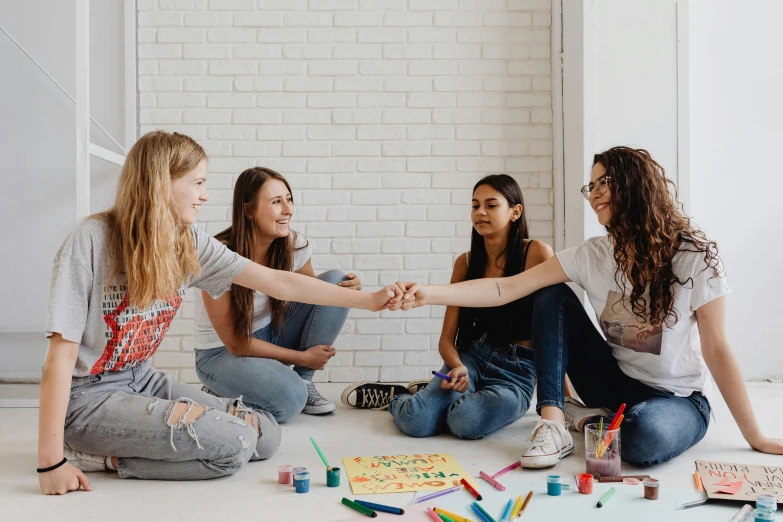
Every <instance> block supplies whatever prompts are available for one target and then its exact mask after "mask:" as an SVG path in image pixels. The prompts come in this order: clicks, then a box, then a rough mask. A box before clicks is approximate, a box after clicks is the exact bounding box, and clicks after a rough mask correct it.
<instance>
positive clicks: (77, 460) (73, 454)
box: [63, 448, 108, 473]
mask: <svg viewBox="0 0 783 522" xmlns="http://www.w3.org/2000/svg"><path fill="white" fill-rule="evenodd" d="M63 457H65V458H66V459H68V462H69V463H70V464H71V465H72V466H76V467H77V468H79V469H80V470H82V471H84V472H85V473H86V472H90V471H106V470H107V469H108V468H107V467H106V457H104V456H101V455H91V454H89V453H82V452H81V451H73V450H72V449H68V448H63Z"/></svg>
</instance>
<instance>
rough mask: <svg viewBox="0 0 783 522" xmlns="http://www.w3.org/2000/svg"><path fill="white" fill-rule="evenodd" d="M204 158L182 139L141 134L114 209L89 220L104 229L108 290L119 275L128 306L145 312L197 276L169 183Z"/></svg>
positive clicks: (189, 141) (189, 140) (185, 228)
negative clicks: (100, 222)
mask: <svg viewBox="0 0 783 522" xmlns="http://www.w3.org/2000/svg"><path fill="white" fill-rule="evenodd" d="M206 158H207V155H206V153H205V152H204V149H202V148H201V146H200V145H199V144H198V143H196V142H195V141H194V140H193V139H192V138H190V137H188V136H185V135H183V134H178V133H176V132H174V133H170V132H164V131H153V132H149V133H147V134H145V135H144V136H142V137H141V138H140V139H139V141H137V142H136V144H135V145H133V148H131V150H130V152H129V153H128V157H127V158H126V160H125V165H123V167H122V173H121V174H120V180H119V185H118V187H117V197H116V198H115V201H114V206H113V207H112V208H110V209H109V210H107V211H105V212H101V213H99V214H95V215H94V216H92V217H94V218H98V219H102V220H103V221H104V222H105V223H106V225H107V226H108V228H109V234H108V247H109V274H110V275H109V279H108V280H107V285H108V284H111V282H112V281H115V280H116V278H117V277H118V276H120V274H123V273H124V274H125V276H126V278H127V287H128V294H127V299H128V302H129V304H130V305H132V306H136V307H138V308H140V309H144V308H147V307H148V306H150V305H151V304H152V303H154V302H155V301H157V300H159V299H163V298H166V297H170V296H172V295H174V294H176V293H177V291H178V290H179V288H180V287H181V286H182V285H183V284H184V283H185V282H186V281H187V280H188V279H189V278H190V277H192V276H194V275H198V274H199V273H200V271H201V268H200V266H199V264H198V256H197V253H196V249H195V247H194V243H193V234H192V232H191V231H190V228H189V227H188V226H187V225H185V224H183V223H182V221H181V220H180V217H179V215H178V213H177V210H176V206H175V204H174V196H173V191H172V187H171V182H172V181H173V180H175V179H177V178H180V177H182V176H184V175H185V174H186V173H188V172H190V171H191V170H193V169H195V168H196V166H197V165H198V164H199V162H200V161H201V160H204V159H206Z"/></svg>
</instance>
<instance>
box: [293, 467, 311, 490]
mask: <svg viewBox="0 0 783 522" xmlns="http://www.w3.org/2000/svg"><path fill="white" fill-rule="evenodd" d="M306 471H307V468H305V467H303V466H297V467H295V468H294V469H292V470H291V473H292V474H293V476H294V477H296V474H297V473H304V472H306ZM294 480H296V479H294ZM291 484H293V485H294V486H296V483H294V481H291Z"/></svg>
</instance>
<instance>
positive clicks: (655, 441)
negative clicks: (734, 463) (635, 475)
mask: <svg viewBox="0 0 783 522" xmlns="http://www.w3.org/2000/svg"><path fill="white" fill-rule="evenodd" d="M533 347H534V349H535V352H536V367H537V369H538V394H537V397H538V401H537V405H536V409H537V410H538V411H539V412H540V411H541V408H542V407H543V406H556V407H558V408H560V409H563V377H564V375H565V373H566V371H567V372H568V377H569V379H571V383H572V384H573V385H574V388H575V389H576V392H577V393H578V394H579V397H580V398H581V399H582V401H583V402H584V403H585V404H586V405H587V406H589V407H593V408H607V409H609V410H611V411H613V412H614V411H616V410H617V408H618V407H619V406H620V404H622V403H625V404H626V410H625V414H624V415H625V419H624V420H623V423H622V426H621V428H622V450H621V451H622V458H623V460H625V461H628V462H632V463H635V464H640V465H643V466H648V465H652V464H659V463H661V462H666V461H667V460H669V459H672V458H674V457H676V456H677V455H679V454H681V453H683V452H684V451H685V450H687V449H688V448H690V447H691V446H693V445H695V444H696V443H697V442H699V441H700V440H701V439H702V438H703V437H704V435H705V434H706V433H707V427H708V426H709V423H710V404H709V402H708V401H707V398H706V397H704V395H702V394H701V393H699V392H693V393H692V394H691V395H690V396H688V397H678V396H676V395H674V394H673V393H671V392H668V391H665V390H660V389H657V388H653V387H651V386H648V385H646V384H644V383H642V382H639V381H637V380H636V379H632V378H631V377H628V376H627V375H626V374H625V373H623V371H622V370H621V369H620V367H619V366H618V364H617V360H616V359H615V358H614V356H613V355H612V349H611V347H610V346H609V345H608V344H607V343H606V341H605V340H604V338H603V337H601V334H600V333H599V332H598V330H597V329H596V328H595V326H594V325H593V323H592V321H590V318H589V317H588V315H587V312H586V311H585V309H584V307H583V306H582V303H581V302H580V301H579V299H578V298H577V297H576V294H574V292H573V291H572V290H571V289H570V288H569V287H568V286H566V285H565V284H559V285H553V286H549V287H546V288H542V289H541V290H539V291H538V292H536V294H535V296H534V299H533ZM598 418H599V417H595V418H594V419H588V421H587V422H598Z"/></svg>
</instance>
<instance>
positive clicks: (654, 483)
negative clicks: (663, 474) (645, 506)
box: [642, 478, 661, 500]
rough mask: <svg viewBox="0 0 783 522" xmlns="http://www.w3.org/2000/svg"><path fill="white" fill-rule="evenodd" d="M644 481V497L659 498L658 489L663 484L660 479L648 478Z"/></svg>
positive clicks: (648, 498) (649, 498)
mask: <svg viewBox="0 0 783 522" xmlns="http://www.w3.org/2000/svg"><path fill="white" fill-rule="evenodd" d="M642 483H643V484H644V498H646V499H647V500H658V490H659V489H660V486H661V484H660V482H658V479H654V478H646V479H644V481H643V482H642Z"/></svg>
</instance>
